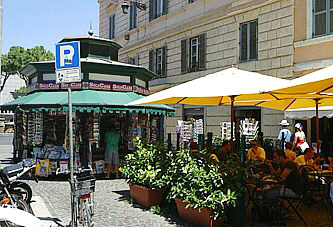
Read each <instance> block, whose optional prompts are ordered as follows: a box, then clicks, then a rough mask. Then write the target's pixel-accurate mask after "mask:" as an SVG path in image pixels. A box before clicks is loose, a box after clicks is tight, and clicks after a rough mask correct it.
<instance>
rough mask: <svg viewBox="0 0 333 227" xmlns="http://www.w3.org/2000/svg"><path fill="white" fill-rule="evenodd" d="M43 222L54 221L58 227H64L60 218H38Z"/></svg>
mask: <svg viewBox="0 0 333 227" xmlns="http://www.w3.org/2000/svg"><path fill="white" fill-rule="evenodd" d="M38 218H39V219H40V220H42V221H52V222H54V223H56V224H57V225H58V226H64V225H62V224H60V222H61V220H60V219H59V218H51V217H38Z"/></svg>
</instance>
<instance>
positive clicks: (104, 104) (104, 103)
mask: <svg viewBox="0 0 333 227" xmlns="http://www.w3.org/2000/svg"><path fill="white" fill-rule="evenodd" d="M142 97H143V96H142V95H138V94H136V93H133V92H109V91H93V90H83V91H73V92H72V100H73V101H72V102H73V111H80V112H83V111H87V112H92V111H94V112H106V111H110V112H117V111H118V112H119V111H129V112H133V111H136V112H142V113H152V114H163V115H170V114H171V115H172V114H174V112H175V110H174V109H173V108H171V107H169V106H167V105H140V106H128V105H127V104H128V103H130V102H133V101H135V100H137V99H140V98H142ZM17 108H20V109H23V110H27V111H49V110H52V111H65V112H66V111H68V93H67V92H61V91H60V92H36V93H33V94H30V95H27V96H24V97H21V98H18V99H16V100H13V101H11V102H9V103H6V104H4V105H1V106H0V109H1V110H15V109H17Z"/></svg>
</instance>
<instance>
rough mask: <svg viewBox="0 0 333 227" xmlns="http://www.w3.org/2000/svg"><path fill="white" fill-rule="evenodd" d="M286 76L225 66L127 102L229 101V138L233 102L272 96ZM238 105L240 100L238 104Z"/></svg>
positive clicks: (207, 103) (284, 83)
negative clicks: (268, 74)
mask: <svg viewBox="0 0 333 227" xmlns="http://www.w3.org/2000/svg"><path fill="white" fill-rule="evenodd" d="M288 85H289V81H288V80H284V79H280V78H277V77H271V76H264V75H262V74H259V73H255V72H248V71H245V70H240V69H237V68H233V67H232V68H229V69H226V70H223V71H219V72H216V73H213V74H210V75H207V76H205V77H201V78H198V79H195V80H192V81H189V82H186V83H183V84H180V85H178V86H175V87H171V88H169V89H166V90H163V91H160V92H157V93H155V94H152V95H150V96H147V97H144V98H142V99H139V100H137V101H134V102H132V103H129V104H128V105H138V104H189V105H200V106H220V105H224V104H228V105H231V138H232V139H233V123H234V105H238V104H237V103H238V102H240V103H241V102H249V101H255V102H253V103H258V102H260V101H269V100H276V98H275V96H274V95H272V94H269V93H268V91H271V90H274V89H278V88H281V87H287V86H288ZM240 105H241V104H240Z"/></svg>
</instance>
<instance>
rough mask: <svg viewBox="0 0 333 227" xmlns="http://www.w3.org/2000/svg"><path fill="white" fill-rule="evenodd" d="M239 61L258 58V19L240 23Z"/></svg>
mask: <svg viewBox="0 0 333 227" xmlns="http://www.w3.org/2000/svg"><path fill="white" fill-rule="evenodd" d="M239 49H240V58H239V59H240V61H241V62H243V61H251V60H256V59H257V58H258V21H257V20H254V21H248V22H245V23H241V24H240V48H239Z"/></svg>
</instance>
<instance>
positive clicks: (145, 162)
mask: <svg viewBox="0 0 333 227" xmlns="http://www.w3.org/2000/svg"><path fill="white" fill-rule="evenodd" d="M167 168H168V160H167V156H166V151H165V148H164V147H163V146H161V145H159V144H153V143H150V144H148V143H147V142H143V141H142V140H138V141H137V149H136V150H135V151H134V152H133V154H128V155H126V156H125V163H124V166H123V167H122V168H121V169H120V171H121V173H122V176H123V177H125V179H127V180H128V181H129V182H130V183H131V184H135V185H140V186H143V187H148V188H162V187H165V186H166V185H167V184H168V177H167V176H166V172H167Z"/></svg>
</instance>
